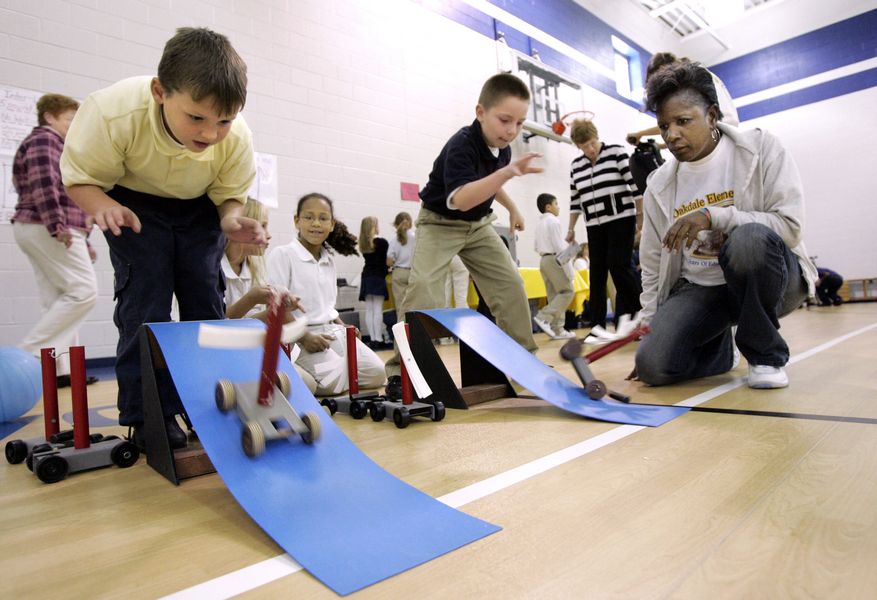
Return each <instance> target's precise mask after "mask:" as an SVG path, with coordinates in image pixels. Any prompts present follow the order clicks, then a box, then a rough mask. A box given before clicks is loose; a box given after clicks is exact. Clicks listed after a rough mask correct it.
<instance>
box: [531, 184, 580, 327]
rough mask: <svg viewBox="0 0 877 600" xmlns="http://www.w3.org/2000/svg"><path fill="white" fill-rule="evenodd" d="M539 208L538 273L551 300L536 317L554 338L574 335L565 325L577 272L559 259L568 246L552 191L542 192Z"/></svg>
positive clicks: (537, 235)
mask: <svg viewBox="0 0 877 600" xmlns="http://www.w3.org/2000/svg"><path fill="white" fill-rule="evenodd" d="M536 207H537V208H538V209H539V212H540V213H541V216H540V217H539V222H538V223H537V224H536V253H537V254H539V256H541V257H542V258H540V259H539V272H540V273H541V274H542V280H543V281H544V282H545V291H546V292H547V294H548V303H547V304H546V305H545V306H544V307H542V310H540V311H539V312H538V313H537V314H536V316H535V317H533V320H534V321H535V322H536V325H538V326H539V328H540V329H541V330H542V331H544V332H545V333H547V334H548V337H550V338H551V339H552V340H563V339H569V338H573V337H575V334H573V333H570V332H569V331H567V330H566V329H564V327H563V326H564V324H565V323H566V307H567V306H569V303H570V302H572V299H573V288H572V280H573V275H574V273H573V272H572V264H571V262H570V261H567V262H566V263H564V264H563V265H561V264H560V263H559V262H558V261H557V255H558V254H560V253H561V252H562V251H563V250H564V248H566V242H565V240H564V237H563V226H562V225H561V224H560V219H558V218H557V215H559V214H560V207H558V206H557V198H556V197H554V196H552V195H551V194H539V197H538V198H536Z"/></svg>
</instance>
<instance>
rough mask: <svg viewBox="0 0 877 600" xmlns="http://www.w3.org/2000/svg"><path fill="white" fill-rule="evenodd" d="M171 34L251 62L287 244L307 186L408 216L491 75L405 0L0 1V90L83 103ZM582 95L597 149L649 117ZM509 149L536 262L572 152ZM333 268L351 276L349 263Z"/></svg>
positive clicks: (5, 307)
mask: <svg viewBox="0 0 877 600" xmlns="http://www.w3.org/2000/svg"><path fill="white" fill-rule="evenodd" d="M184 25H198V26H207V27H211V28H214V29H216V30H218V31H220V32H222V33H224V34H226V35H228V36H229V37H230V38H231V40H232V42H233V44H234V45H235V47H236V48H237V49H238V51H239V52H240V53H241V54H242V56H243V57H244V59H245V60H246V62H247V64H248V67H249V78H250V86H249V99H248V103H247V107H246V111H245V115H246V119H247V121H248V123H249V124H250V126H251V128H252V129H253V133H254V139H255V144H256V149H257V150H258V151H262V152H268V153H271V154H276V155H277V156H278V170H279V185H280V198H281V199H280V208H279V209H278V210H275V211H273V213H272V215H271V231H272V234H273V236H274V239H273V240H272V245H279V244H285V243H288V242H289V241H290V240H291V239H292V236H293V226H292V214H293V211H294V208H295V203H296V201H297V199H298V197H299V196H301V195H302V194H304V193H306V192H309V191H321V192H324V193H327V194H328V195H329V196H330V197H332V198H333V199H334V200H335V203H336V211H337V216H338V218H339V219H341V220H343V221H345V222H346V223H347V225H348V227H350V229H351V230H353V231H358V229H359V220H360V219H361V218H362V217H364V216H366V215H375V216H377V217H378V218H379V220H380V223H381V229H382V232H383V234H384V235H385V236H390V235H392V228H391V226H390V223H391V221H392V219H393V216H394V215H395V214H396V212H398V211H400V210H407V211H409V212H413V213H416V212H417V208H418V205H417V204H415V203H412V202H402V201H401V200H399V182H400V181H408V182H417V183H420V184H422V183H423V182H425V181H426V178H427V175H428V173H429V170H430V168H431V166H432V161H433V160H434V158H435V156H436V154H437V153H438V151H439V150H440V148H441V146H442V145H443V144H444V142H445V141H446V139H447V138H448V137H449V136H450V135H451V134H452V133H453V132H454V131H456V130H457V129H458V128H459V127H461V126H463V125H465V124H468V123H469V122H470V121H471V120H472V119H473V117H474V106H475V102H476V99H477V94H478V91H479V89H480V86H481V83H482V82H483V80H484V79H485V78H486V77H488V76H489V75H491V74H492V73H493V72H494V71H495V68H496V67H495V49H494V45H493V43H492V42H491V41H490V40H488V39H486V38H484V37H483V36H480V35H478V34H476V33H474V32H472V31H470V30H468V29H466V28H464V27H462V26H459V25H457V24H455V23H453V22H451V21H449V20H447V19H445V18H443V17H440V16H438V15H437V14H435V13H433V12H431V11H428V10H425V9H423V8H421V6H420V5H419V4H418V3H414V2H409V1H408V0H380V1H377V2H375V1H373V0H314V1H310V0H288V1H287V0H263V1H257V0H214V1H213V2H198V1H193V0H143V1H137V0H92V1H87V0H83V1H80V2H62V1H58V0H8V1H6V2H3V3H2V7H0V84H4V85H9V86H15V87H21V88H26V89H32V90H37V91H40V92H60V93H65V94H69V95H72V96H76V97H79V98H83V97H84V96H86V95H87V94H88V93H90V92H92V91H94V90H95V89H98V88H100V87H103V86H105V85H108V84H110V83H112V82H114V81H116V80H118V79H121V78H124V77H128V76H131V75H136V74H150V73H154V70H155V68H156V66H157V63H158V60H159V58H160V55H161V48H162V46H163V44H164V42H165V41H166V40H167V38H169V37H170V36H171V35H172V34H173V32H174V29H175V28H176V27H179V26H184ZM582 96H583V97H584V99H585V100H584V102H585V104H586V106H585V107H586V108H589V109H591V110H593V111H594V112H596V114H597V124H598V126H599V127H600V132H601V137H602V138H603V139H604V140H606V141H610V142H621V141H622V140H623V136H624V133H625V132H626V131H628V130H631V129H636V128H641V127H645V126H647V125H649V124H650V120H649V118H648V117H646V116H644V115H642V114H640V113H638V112H637V111H635V110H633V109H631V108H630V107H627V106H626V105H623V104H621V103H619V102H616V101H615V100H613V99H611V98H609V97H607V96H604V95H603V94H601V93H599V92H596V91H593V90H589V89H585V90H584V92H583V95H582ZM569 108H570V110H573V109H576V108H580V106H577V105H576V106H570V107H569ZM513 150H514V152H515V153H522V152H525V151H529V150H535V151H539V152H543V153H544V155H545V157H544V159H543V163H544V165H545V166H546V172H545V173H544V174H542V175H538V176H529V177H527V178H522V179H517V180H515V181H513V182H510V184H509V185H508V188H507V189H508V191H509V193H510V194H511V196H512V197H513V198H514V199H516V200H517V202H518V204H519V206H520V207H521V209H522V211H523V213H524V215H525V217H526V218H527V219H528V222H529V224H530V225H531V227H530V228H528V229H527V230H526V231H525V232H523V233H522V234H521V235H520V240H519V243H518V249H519V256H520V258H521V263H522V265H524V266H535V265H536V264H537V261H536V257H535V255H534V252H533V250H532V247H533V239H532V231H533V229H532V225H533V224H534V223H535V220H536V216H537V211H536V208H535V197H536V195H537V194H539V193H541V192H552V193H554V194H556V195H557V196H558V197H559V198H561V199H562V204H565V201H566V199H567V198H568V191H567V189H568V168H569V163H570V161H571V159H572V158H573V156H574V151H573V148H572V147H570V146H566V145H561V144H557V143H553V142H548V141H546V140H544V139H541V138H534V139H533V140H532V141H531V142H530V143H529V144H525V143H523V142H521V141H518V142H516V143H515V145H514V147H513ZM499 213H500V222H505V221H506V219H507V217H506V215H505V213H504V211H503V209H502V208H499ZM562 218H566V217H565V216H563V217H562ZM580 235H581V233H580ZM92 237H93V242H94V245H95V246H96V248H97V250H98V254H99V260H98V263H97V265H96V267H97V270H98V280H99V286H100V299H99V301H98V304H97V306H96V307H95V309H94V311H93V312H92V313H91V315H90V317H89V319H88V321H87V323H86V324H85V326H84V327H83V330H82V340H83V342H84V343H85V344H86V345H87V347H88V348H87V354H88V356H89V357H98V356H111V355H113V354H114V353H115V343H116V332H115V327H114V326H113V324H112V311H113V301H112V270H111V267H110V262H109V256H108V253H107V247H106V243H105V242H104V240H103V239H102V238H101V236H100V235H93V236H92ZM0 253H2V256H3V257H4V260H3V261H2V263H0V278H2V281H3V282H4V285H3V286H2V287H0V307H2V308H0V345H10V344H15V343H17V342H18V341H19V340H20V339H21V337H22V336H23V335H24V333H25V332H26V331H27V329H28V328H29V327H30V325H31V324H32V323H33V321H34V320H35V318H36V317H37V315H38V312H39V311H38V309H37V306H38V302H37V300H36V298H37V294H36V288H35V284H34V280H33V276H32V274H31V272H30V267H29V264H28V263H27V261H26V260H25V259H24V258H23V256H22V255H21V253H20V251H19V250H18V248H17V247H16V246H15V244H14V242H13V240H12V235H11V227H9V226H8V225H2V224H0ZM338 264H339V271H340V272H339V275H340V276H342V277H347V278H348V279H349V280H350V279H353V278H354V277H356V276H357V275H358V273H359V271H360V269H361V265H362V262H361V259H359V258H343V259H340V260H339V261H338ZM872 274H873V273H872Z"/></svg>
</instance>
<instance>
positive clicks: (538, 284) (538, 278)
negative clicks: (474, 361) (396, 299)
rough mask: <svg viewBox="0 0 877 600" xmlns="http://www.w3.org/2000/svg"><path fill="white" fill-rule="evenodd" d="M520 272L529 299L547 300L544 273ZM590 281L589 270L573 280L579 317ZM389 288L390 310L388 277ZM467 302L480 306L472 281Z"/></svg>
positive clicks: (573, 304)
mask: <svg viewBox="0 0 877 600" xmlns="http://www.w3.org/2000/svg"><path fill="white" fill-rule="evenodd" d="M518 272H519V273H520V274H521V279H523V280H524V290H525V291H526V292H527V298H530V299H540V298H542V299H545V298H546V297H547V296H548V292H547V291H546V290H545V282H544V281H543V280H542V273H540V272H539V269H537V268H534V267H519V268H518ZM589 281H590V270H589V269H582V270H581V271H578V272H577V273H576V274H575V279H573V293H574V295H573V299H572V302H570V305H569V310H571V311H573V312H574V313H575V314H577V315H578V314H580V313H581V312H582V311H583V310H584V307H585V301H586V300H587V299H588V298H589V297H590V294H591V287H590V285H589ZM387 287H388V288H390V298H389V300H387V301H386V302H385V303H384V309H390V308H393V306H394V303H393V292H392V286H391V285H390V278H389V277H387ZM466 302H467V303H468V304H469V306H470V307H471V308H476V307H477V306H478V293H477V292H476V291H475V286H474V285H473V284H472V282H471V281H470V282H469V294H468V296H467V297H466ZM543 304H544V302H543Z"/></svg>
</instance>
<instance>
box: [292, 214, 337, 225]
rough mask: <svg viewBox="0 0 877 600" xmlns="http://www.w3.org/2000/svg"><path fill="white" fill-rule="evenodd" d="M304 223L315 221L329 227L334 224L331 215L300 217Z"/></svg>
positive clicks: (306, 215)
mask: <svg viewBox="0 0 877 600" xmlns="http://www.w3.org/2000/svg"><path fill="white" fill-rule="evenodd" d="M299 219H301V220H302V221H307V222H308V223H313V222H314V221H319V222H320V223H321V224H324V225H328V224H329V223H331V222H332V217H331V216H330V215H319V216H317V215H312V214H303V215H301V216H300V217H299Z"/></svg>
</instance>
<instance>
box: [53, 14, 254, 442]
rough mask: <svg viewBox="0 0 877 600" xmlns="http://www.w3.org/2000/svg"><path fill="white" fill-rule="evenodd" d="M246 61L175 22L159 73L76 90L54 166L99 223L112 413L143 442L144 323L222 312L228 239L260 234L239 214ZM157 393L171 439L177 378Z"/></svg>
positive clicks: (246, 169)
mask: <svg viewBox="0 0 877 600" xmlns="http://www.w3.org/2000/svg"><path fill="white" fill-rule="evenodd" d="M246 99H247V66H246V64H244V61H243V60H242V59H241V57H240V56H239V55H238V53H237V52H235V50H234V48H232V46H231V43H230V42H229V41H228V39H227V38H226V37H225V36H223V35H220V34H218V33H215V32H213V31H210V30H209V29H203V28H197V29H196V28H191V27H183V28H180V29H178V30H177V33H176V35H174V37H172V38H171V39H170V40H169V41H168V42H167V44H166V45H165V47H164V51H163V53H162V57H161V61H160V62H159V64H158V77H148V76H147V77H132V78H130V79H124V80H122V81H120V82H118V83H116V84H113V85H111V86H110V87H108V88H104V89H102V90H98V91H97V92H94V93H93V94H91V95H90V96H89V97H88V98H86V99H85V102H83V104H82V106H81V107H80V108H79V111H78V112H77V113H76V118H75V119H74V120H73V123H72V124H71V125H70V131H69V132H68V134H67V140H66V144H65V146H64V153H63V154H62V155H61V173H62V176H63V179H64V185H65V186H66V187H67V193H68V194H69V195H70V198H72V199H73V201H74V202H76V204H78V205H79V206H80V207H81V208H82V209H83V210H85V212H86V213H88V214H90V215H91V216H93V217H94V220H95V223H97V225H98V227H100V228H101V230H102V231H103V232H104V235H105V236H106V239H107V244H108V245H109V248H110V259H111V260H112V263H113V270H114V277H115V290H114V292H115V298H116V310H115V314H114V321H115V323H116V326H117V327H118V329H119V343H118V346H117V349H116V379H117V381H118V385H119V400H118V403H119V423H120V424H121V425H129V426H131V428H132V429H133V431H132V433H131V437H132V439H134V442H135V443H136V444H138V445H140V446H141V447H142V446H143V442H144V440H143V438H144V436H143V431H142V426H143V396H142V389H143V386H142V383H141V378H140V337H139V335H138V332H139V330H140V326H141V325H142V324H143V323H161V322H167V321H170V320H171V303H172V300H173V298H174V297H175V296H176V298H177V300H178V302H179V308H180V320H181V321H201V320H210V319H222V318H224V317H225V310H224V307H223V301H222V287H221V286H222V281H221V277H222V269H221V268H220V261H221V260H222V254H223V248H224V245H225V241H226V239H230V240H233V241H238V242H244V243H251V244H257V245H263V246H264V245H267V241H266V240H265V232H264V231H263V230H262V225H261V224H260V223H259V222H258V221H256V220H254V219H248V218H246V217H243V216H241V213H242V212H243V209H244V204H245V203H246V201H247V190H248V189H249V187H250V184H251V183H252V182H253V179H254V178H255V176H256V166H255V160H254V156H253V142H252V136H251V134H250V130H249V128H248V127H247V124H246V123H245V122H244V120H243V119H242V118H241V117H239V116H238V113H239V112H240V111H241V110H242V109H243V108H244V104H245V103H246ZM158 377H159V386H160V389H159V396H160V397H161V398H162V401H163V403H164V406H163V410H164V413H165V428H166V429H167V434H168V439H169V441H170V444H171V446H172V447H174V448H181V447H184V446H185V445H186V434H185V433H184V432H183V431H182V430H181V429H180V427H179V425H178V424H177V422H176V419H175V416H174V415H176V414H179V413H181V412H182V406H181V404H180V402H179V398H178V396H177V395H176V389H175V388H174V387H173V384H171V383H170V377H169V376H168V375H167V372H166V371H164V370H161V371H160V372H158Z"/></svg>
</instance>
